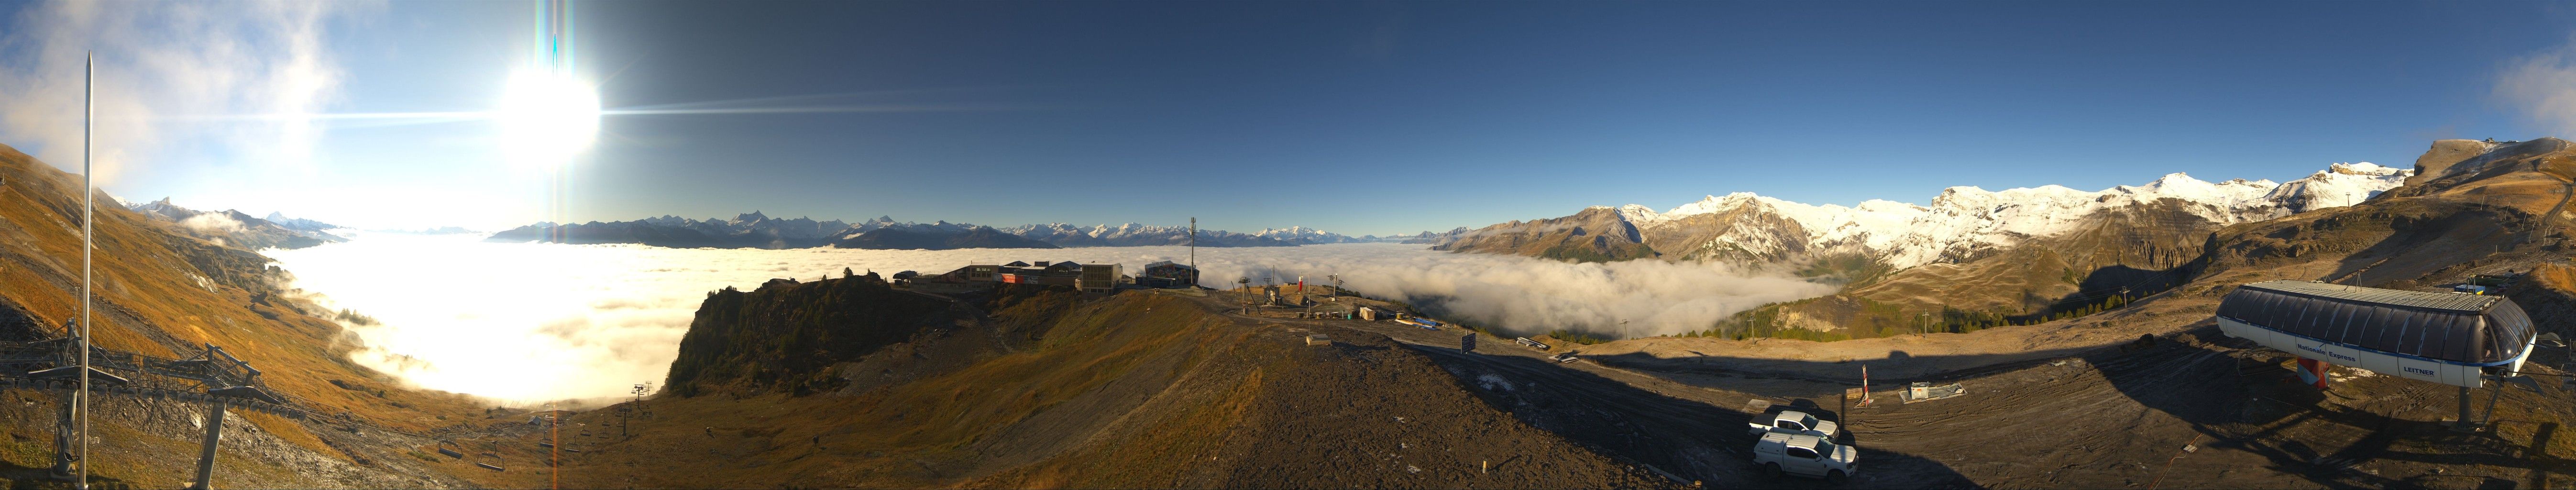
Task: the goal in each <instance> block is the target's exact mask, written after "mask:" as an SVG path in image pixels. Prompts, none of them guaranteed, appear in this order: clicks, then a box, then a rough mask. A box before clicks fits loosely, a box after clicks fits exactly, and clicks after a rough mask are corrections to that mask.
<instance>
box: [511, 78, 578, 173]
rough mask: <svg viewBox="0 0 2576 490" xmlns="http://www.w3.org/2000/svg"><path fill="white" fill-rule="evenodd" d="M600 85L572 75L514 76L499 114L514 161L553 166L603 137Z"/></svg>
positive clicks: (562, 162)
mask: <svg viewBox="0 0 2576 490" xmlns="http://www.w3.org/2000/svg"><path fill="white" fill-rule="evenodd" d="M599 115H600V112H599V90H598V89H597V88H595V87H592V86H590V85H589V84H586V83H583V82H582V81H581V80H578V79H575V78H574V77H572V76H571V75H570V74H566V73H563V72H560V71H554V70H523V71H520V72H518V73H515V74H512V75H511V76H510V82H509V86H508V87H507V88H505V89H504V90H503V92H502V95H501V106H500V110H498V111H496V112H495V113H494V119H495V120H497V121H499V123H500V130H501V135H500V136H501V141H502V146H501V149H502V151H503V152H504V154H505V155H506V157H507V158H509V159H510V160H512V161H514V162H517V163H520V164H523V165H529V166H537V167H545V168H552V167H555V166H559V165H563V164H565V163H569V162H571V161H572V159H573V157H574V156H576V155H579V154H580V153H581V152H582V151H583V150H587V149H589V148H590V145H591V143H592V142H593V141H596V140H597V139H598V138H599Z"/></svg>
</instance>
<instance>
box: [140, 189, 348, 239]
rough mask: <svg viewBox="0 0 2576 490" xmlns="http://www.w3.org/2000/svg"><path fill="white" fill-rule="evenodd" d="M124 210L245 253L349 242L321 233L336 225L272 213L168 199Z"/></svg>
mask: <svg viewBox="0 0 2576 490" xmlns="http://www.w3.org/2000/svg"><path fill="white" fill-rule="evenodd" d="M126 209H130V210H133V211H134V212H137V213H142V214H143V216H144V217H147V218H151V219H152V220H154V221H163V222H169V223H174V224H177V225H178V226H177V228H178V230H179V231H180V232H182V233H184V234H187V235H188V236H193V237H197V238H198V239H201V240H206V241H210V242H214V243H215V244H217V245H230V246H234V247H239V248H241V249H244V250H259V249H263V248H285V249H296V248H304V247H310V246H314V245H321V244H324V243H330V242H345V241H349V239H347V238H341V237H339V236H337V235H332V234H330V233H324V232H323V231H324V230H330V229H334V228H339V226H335V225H332V224H329V223H323V222H319V221H313V220H307V219H292V218H287V217H285V216H280V215H278V214H277V213H274V212H272V213H268V217H267V218H256V217H252V216H251V215H249V214H244V213H242V212H241V211H235V210H230V209H226V210H223V211H198V210H194V209H188V208H183V207H179V206H178V205H176V204H171V203H170V198H167V197H164V198H161V200H159V201H152V202H147V203H142V204H129V205H126Z"/></svg>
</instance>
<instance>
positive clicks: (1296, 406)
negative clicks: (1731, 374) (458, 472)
mask: <svg viewBox="0 0 2576 490" xmlns="http://www.w3.org/2000/svg"><path fill="white" fill-rule="evenodd" d="M868 280H869V278H867V277H856V278H843V279H831V280H825V281H820V282H818V283H809V284H807V285H795V286H790V285H784V284H780V285H774V286H772V288H791V287H794V288H808V287H810V288H816V289H831V288H839V287H850V286H839V285H834V284H833V283H836V282H839V281H868ZM859 287H864V286H859ZM769 289H770V288H764V289H763V290H761V291H753V292H751V293H750V295H751V296H750V297H763V291H768V290H769ZM1009 295H1014V296H1017V298H1016V299H1011V300H1005V301H969V302H968V303H972V305H971V306H973V307H975V308H976V309H982V308H983V307H992V308H993V309H992V310H991V311H990V312H989V314H981V315H976V316H974V317H972V318H968V319H966V320H967V321H962V322H949V321H942V320H938V319H936V318H931V317H937V316H940V315H945V314H946V313H932V314H928V315H926V316H924V317H923V320H925V321H927V322H928V323H903V325H916V324H919V325H928V326H926V327H924V328H922V329H921V330H919V331H917V332H915V333H914V334H913V335H912V336H911V338H910V340H908V341H906V342H902V343H898V344H892V345H886V346H883V347H880V348H878V349H876V350H873V351H870V352H866V353H863V354H859V355H857V356H856V357H850V358H841V359H834V360H833V363H832V366H833V368H832V370H831V372H833V373H836V374H834V376H835V377H836V378H837V380H838V381H839V382H840V383H842V384H841V385H840V386H839V388H838V389H836V390H832V391H828V392H820V393H818V394H814V395H810V396H793V394H792V393H788V392H782V391H771V392H766V393H752V392H736V393H733V394H705V395H700V396H696V397H682V396H676V395H665V396H661V397H657V398H654V399H652V400H649V401H648V402H646V404H647V405H649V407H650V409H651V410H652V411H654V412H655V413H656V418H655V419H652V420H650V421H646V422H639V423H636V424H635V425H633V427H634V428H635V429H636V430H637V432H636V435H635V436H634V437H632V438H627V437H624V436H622V435H619V434H620V433H619V432H617V431H616V430H615V428H616V427H618V426H617V425H616V424H617V421H618V419H617V418H616V413H617V412H616V410H615V407H611V408H608V409H601V410H594V411H590V412H585V413H581V414H577V415H574V416H572V417H571V418H570V419H568V422H571V423H573V424H584V425H579V426H576V427H585V428H587V429H585V430H587V431H589V432H590V435H589V436H584V437H570V434H569V433H568V434H566V436H567V439H566V441H567V442H569V444H568V445H567V447H574V448H579V449H582V452H580V453H566V455H565V456H566V457H565V459H564V463H563V464H564V466H563V475H565V477H564V478H565V480H564V481H565V484H566V485H568V486H623V485H635V486H645V487H679V488H704V487H775V486H788V487H905V488H919V487H949V486H965V487H1013V488H1019V487H1186V488H1212V487H1291V488H1322V487H1337V488H1338V487H1351V486H1358V487H1371V488H1375V487H1407V488H1422V487H1446V488H1454V487H1465V486H1499V487H1521V488H1530V487H1549V488H1565V487H1611V486H1617V487H1657V486H1669V485H1670V483H1668V482H1666V481H1664V480H1662V479H1661V478H1660V477H1652V476H1648V475H1646V474H1642V473H1641V471H1642V470H1636V469H1631V468H1630V466H1629V465H1626V464H1622V463H1619V462H1617V461H1616V460H1613V459H1611V458H1608V457H1604V456H1601V455H1599V454H1596V453H1593V452H1591V451H1589V450H1586V449H1583V448H1582V447H1581V446H1578V445H1576V444H1573V443H1571V442H1568V441H1566V440H1565V439H1563V438H1562V437H1559V436H1556V435H1555V434H1552V433H1548V432H1546V431H1543V430H1540V429H1536V428H1533V427H1530V426H1528V425H1527V424H1525V423H1522V422H1520V421H1518V420H1515V419H1514V418H1512V417H1511V416H1510V415H1508V414H1506V413H1504V412H1502V411H1499V410H1496V409H1494V408H1493V407H1492V406H1490V405H1487V404H1486V403H1485V402H1484V401H1481V400H1480V399H1479V398H1477V397H1476V396H1475V395H1474V394H1473V393H1472V392H1470V391H1468V389H1467V388H1466V387H1464V386H1463V385H1461V384H1460V383H1459V382H1458V381H1457V380H1456V379H1455V377H1454V376H1452V375H1450V374H1448V373H1447V372H1445V371H1443V370H1442V369H1440V368H1439V367H1438V366H1437V365H1435V364H1433V363H1432V362H1431V360H1429V359H1427V358H1426V357H1424V356H1423V355H1422V354H1420V353H1418V352H1415V351H1412V350H1411V349H1407V348H1404V347H1401V346H1397V345H1395V344H1394V343H1393V342H1391V341H1389V340H1387V339H1385V338H1384V336H1382V335H1380V336H1371V335H1364V334H1361V333H1360V332H1356V331H1341V330H1336V331H1330V332H1322V333H1326V334H1330V335H1332V336H1333V338H1334V340H1335V342H1334V343H1333V344H1332V345H1328V346H1308V345H1305V343H1304V341H1303V337H1302V335H1305V334H1307V333H1313V332H1311V331H1307V330H1304V329H1300V328H1298V327H1292V326H1285V325H1279V324H1268V323H1255V322H1246V321H1238V320H1236V319H1233V318H1229V317H1227V316H1225V315H1223V314H1222V313H1220V311H1219V310H1221V309H1223V308H1224V306H1223V305H1221V303H1222V301H1221V300H1215V299H1209V298H1206V297H1189V296H1185V295H1178V294H1157V293H1153V292H1143V291H1137V292H1126V293H1121V294H1117V295H1113V296H1109V297H1106V298H1101V299H1084V297H1083V296H1079V295H1069V294H1046V293H1042V292H1040V293H1036V294H1031V292H1029V291H1020V292H1013V293H1009ZM769 297H773V298H775V297H783V296H769ZM943 318H944V317H943ZM496 437H498V438H497V439H493V440H491V441H490V442H491V443H493V444H498V445H500V446H503V447H513V448H523V449H524V448H534V447H536V446H535V445H534V443H535V442H538V441H541V440H544V439H543V437H544V436H543V435H541V434H537V433H533V432H532V433H526V434H518V435H503V436H496ZM478 443H479V442H469V443H468V444H469V445H470V444H478ZM529 451H536V450H534V449H529ZM521 454H530V455H533V454H540V453H536V452H529V453H521ZM501 456H503V457H504V458H517V457H520V456H514V455H513V454H502V455H501ZM1487 461H1490V462H1492V463H1494V464H1496V467H1495V469H1494V471H1493V472H1492V473H1483V472H1480V471H1479V464H1480V462H1487ZM513 478H521V479H529V478H534V476H533V475H519V476H515V477H513ZM541 481H542V480H533V479H530V480H526V481H525V482H519V481H515V480H511V481H505V480H497V479H496V480H491V481H490V482H488V483H490V484H496V485H517V484H535V483H539V482H541Z"/></svg>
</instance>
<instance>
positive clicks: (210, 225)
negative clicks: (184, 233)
mask: <svg viewBox="0 0 2576 490" xmlns="http://www.w3.org/2000/svg"><path fill="white" fill-rule="evenodd" d="M179 226H185V227H188V229H191V230H197V232H198V233H211V234H216V235H225V234H231V233H233V232H237V231H241V230H242V222H241V220H237V219H233V217H231V216H225V215H224V214H223V213H197V215H196V216H189V217H188V219H184V220H179Z"/></svg>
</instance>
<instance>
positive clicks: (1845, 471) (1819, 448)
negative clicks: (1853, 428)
mask: <svg viewBox="0 0 2576 490" xmlns="http://www.w3.org/2000/svg"><path fill="white" fill-rule="evenodd" d="M1859 461H1860V450H1858V449H1854V448H1852V447H1851V446H1844V445H1839V444H1834V443H1833V441H1828V440H1825V438H1822V437H1816V436H1812V435H1806V434H1790V433H1785V432H1773V433H1769V434H1763V435H1762V440H1760V441H1754V443H1753V464H1758V465H1762V473H1763V474H1766V475H1771V476H1775V477H1776V476H1780V474H1783V473H1787V474H1792V475H1799V476H1812V477H1818V478H1824V479H1825V481H1828V482H1832V483H1834V484H1842V483H1843V482H1845V481H1848V480H1850V479H1851V475H1852V473H1853V472H1856V471H1860V466H1859V465H1858V464H1857V463H1858V462H1859Z"/></svg>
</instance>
